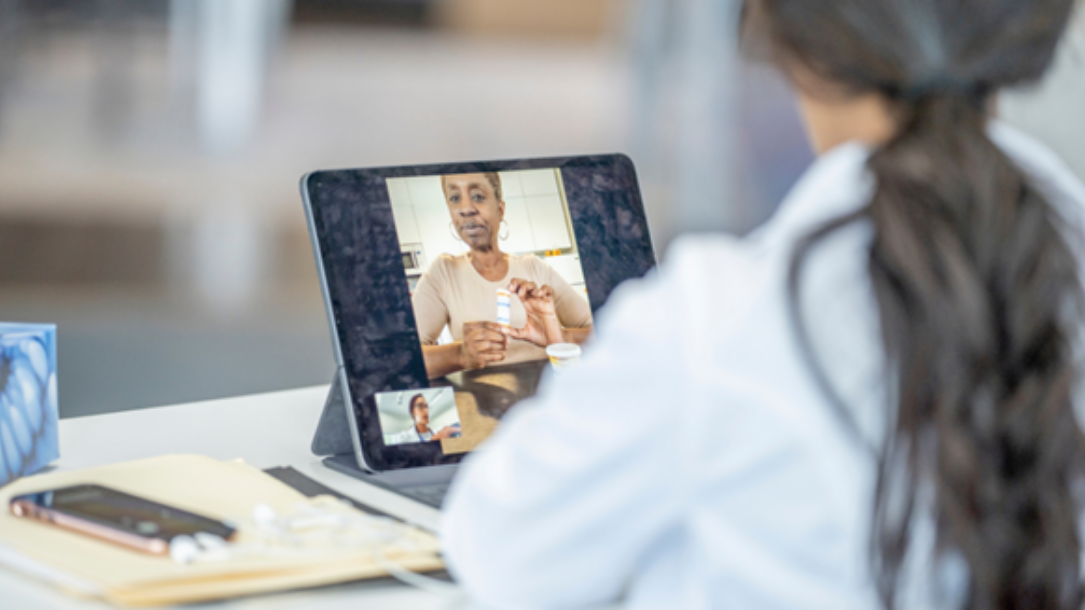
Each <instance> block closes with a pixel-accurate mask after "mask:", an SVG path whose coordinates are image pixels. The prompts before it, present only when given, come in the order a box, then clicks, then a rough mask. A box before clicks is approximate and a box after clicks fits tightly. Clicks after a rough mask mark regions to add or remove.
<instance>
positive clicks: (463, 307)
mask: <svg viewBox="0 0 1085 610" xmlns="http://www.w3.org/2000/svg"><path fill="white" fill-rule="evenodd" d="M304 186H305V189H306V192H307V197H308V203H309V206H310V212H311V217H310V219H311V221H312V229H313V233H314V237H315V239H316V243H317V244H318V246H319V248H318V256H319V257H320V259H321V260H320V261H319V266H320V268H321V271H322V276H323V278H322V279H323V282H324V288H325V296H326V299H327V302H328V305H329V314H330V316H331V317H332V320H333V325H334V328H333V330H334V332H335V335H336V340H337V350H338V351H337V357H338V358H340V359H341V364H342V365H343V367H344V369H345V372H346V377H347V382H348V386H349V391H350V399H351V402H352V404H353V406H354V410H353V415H354V418H355V423H356V425H357V428H358V435H359V439H360V441H361V442H360V450H361V452H362V453H363V459H364V461H365V463H366V464H368V465H369V466H370V467H372V468H375V469H377V470H386V469H394V468H401V467H407V466H419V465H429V464H444V463H450V462H455V461H457V460H458V459H459V458H460V457H462V455H463V454H464V453H466V452H468V451H471V450H472V449H474V448H475V447H477V446H478V445H479V444H480V443H481V442H483V441H484V440H485V439H486V438H487V437H488V436H489V435H490V434H491V433H492V432H493V431H494V429H495V428H496V427H497V426H498V425H499V423H498V422H499V421H500V419H501V417H502V416H503V415H504V414H505V413H507V412H508V410H509V409H510V408H512V407H513V406H514V405H515V404H516V403H517V402H519V401H520V400H523V399H524V398H527V397H529V396H531V395H533V394H534V393H535V391H536V388H537V386H538V384H539V382H540V380H541V379H543V378H544V377H545V376H548V375H553V374H556V373H555V371H556V370H557V369H556V368H555V366H561V365H563V364H566V365H569V364H568V363H569V362H571V361H575V358H576V353H577V350H578V348H580V347H581V346H582V345H584V344H585V343H588V342H590V339H591V335H592V332H593V322H594V319H593V316H594V312H595V311H596V310H597V309H598V308H599V307H601V306H602V305H603V303H604V302H605V301H606V299H607V297H608V296H609V294H610V291H611V290H612V289H613V288H614V287H615V286H616V285H617V284H619V283H620V282H622V281H624V280H625V279H628V278H631V277H637V276H640V275H643V274H644V273H645V272H646V271H647V270H648V269H650V268H651V267H652V266H653V265H654V262H655V261H654V254H653V252H652V247H651V241H650V238H649V236H648V231H647V222H646V219H645V217H644V210H643V206H642V204H641V201H640V195H639V192H638V189H637V185H636V177H635V174H634V172H633V169H632V165H631V164H630V163H629V160H628V159H627V158H625V157H623V156H620V155H609V156H599V157H571V158H564V159H549V160H530V161H524V160H518V161H508V162H492V163H469V164H449V165H441V166H424V167H404V168H383V169H371V170H341V171H333V172H316V173H314V174H311V175H310V176H309V177H308V178H307V179H306V181H305V185H304ZM548 348H549V350H550V354H548ZM570 366H575V365H570Z"/></svg>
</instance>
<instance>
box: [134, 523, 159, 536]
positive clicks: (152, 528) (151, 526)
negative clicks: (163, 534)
mask: <svg viewBox="0 0 1085 610" xmlns="http://www.w3.org/2000/svg"><path fill="white" fill-rule="evenodd" d="M136 531H137V532H139V533H141V534H143V535H144V536H150V535H151V534H157V533H158V524H157V523H155V522H154V521H140V522H139V523H137V524H136Z"/></svg>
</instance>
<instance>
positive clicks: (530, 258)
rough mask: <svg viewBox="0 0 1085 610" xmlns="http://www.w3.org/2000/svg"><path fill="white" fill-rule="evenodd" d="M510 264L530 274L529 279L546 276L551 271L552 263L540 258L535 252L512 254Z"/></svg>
mask: <svg viewBox="0 0 1085 610" xmlns="http://www.w3.org/2000/svg"><path fill="white" fill-rule="evenodd" d="M509 266H510V267H511V268H514V269H515V270H516V271H518V272H521V273H524V272H526V273H525V274H526V275H529V276H530V277H529V278H527V279H532V280H534V279H536V278H539V277H544V276H545V275H546V274H548V273H549V272H550V265H547V264H546V261H544V260H543V259H541V258H539V257H538V256H536V255H535V254H532V253H528V254H510V255H509Z"/></svg>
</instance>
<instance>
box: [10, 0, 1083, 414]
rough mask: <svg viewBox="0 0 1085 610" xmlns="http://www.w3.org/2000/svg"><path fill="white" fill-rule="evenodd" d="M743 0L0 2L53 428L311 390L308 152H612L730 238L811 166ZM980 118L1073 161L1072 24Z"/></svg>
mask: <svg viewBox="0 0 1085 610" xmlns="http://www.w3.org/2000/svg"><path fill="white" fill-rule="evenodd" d="M737 6H738V4H737V2H736V1H735V0H294V1H293V2H291V1H289V0H0V320H4V321H35V322H55V323H57V324H58V326H59V340H58V342H59V379H60V409H61V416H62V417H74V416H81V415H90V414H97V413H105V412H110V411H118V410H124V409H134V408H141V407H148V406H155V405H162V404H170V403H175V402H180V401H189V400H200V399H206V398H214V397H221V396H229V395H237V394H244V393H251V392H261V391H271V390H278V389H285V388H291V387H298V386H305V385H314V384H319V383H326V382H328V381H329V380H330V377H331V374H332V366H333V365H332V357H331V349H330V340H329V337H328V328H327V322H326V320H325V317H324V310H323V305H322V301H321V296H320V289H319V285H318V282H317V277H316V273H315V269H314V265H313V259H312V254H311V250H310V245H309V239H308V235H307V232H306V228H305V220H304V216H303V213H302V207H301V200H300V197H299V194H298V186H297V185H298V180H299V178H300V177H301V176H302V174H304V173H305V172H307V171H310V170H313V169H328V168H337V167H362V166H374V165H395V164H415V163H425V162H442V161H454V160H477V159H493V158H509V157H531V156H551V155H570V154H580V153H598V152H625V153H627V154H629V155H630V156H631V157H633V159H634V161H635V162H636V164H637V167H638V172H639V175H640V178H641V183H642V191H643V194H644V197H645V201H646V206H647V208H648V213H649V218H650V222H651V229H652V234H653V239H654V240H655V243H656V247H657V250H659V251H660V252H665V249H666V246H667V244H668V243H670V242H671V241H672V240H673V239H674V238H675V237H676V236H678V235H680V234H681V233H683V232H686V231H688V230H693V229H697V230H725V231H730V232H733V233H736V234H742V233H745V232H747V231H749V230H751V229H752V228H754V227H756V226H757V225H758V224H760V223H761V222H763V221H764V220H765V219H766V218H767V217H768V216H769V215H771V213H772V211H773V210H774V208H775V206H776V205H777V203H778V202H779V200H780V199H781V197H782V196H783V195H784V194H785V193H786V192H787V190H788V188H790V186H791V185H792V184H793V183H794V181H795V180H796V179H797V178H798V176H799V175H800V174H801V173H802V171H803V170H804V169H805V168H806V167H807V166H808V164H809V163H810V162H811V160H812V156H811V154H810V152H809V150H808V148H807V145H806V141H805V139H804V135H803V133H802V129H801V126H800V124H799V121H798V117H797V115H796V111H795V108H794V105H793V103H792V101H791V99H790V97H789V94H788V90H787V86H786V84H785V83H784V82H782V81H781V79H780V78H779V77H777V76H776V75H775V74H774V73H773V72H772V71H771V70H769V69H767V68H766V67H764V66H758V65H750V64H748V63H744V62H743V61H742V60H741V59H740V58H739V57H738V54H737V52H736V42H735V36H734V32H735V25H734V23H735V17H736V15H737ZM1079 12H1080V11H1079ZM1000 108H1001V113H1002V114H1003V116H1004V117H1005V118H1007V119H1008V120H1010V121H1011V122H1013V123H1016V124H1018V125H1019V126H1021V127H1023V128H1024V129H1026V130H1028V131H1029V132H1031V133H1033V134H1035V135H1037V136H1038V137H1040V138H1042V139H1044V140H1045V141H1047V142H1048V143H1049V144H1050V145H1051V146H1053V147H1054V148H1055V149H1056V150H1057V151H1058V152H1059V153H1060V154H1061V155H1062V156H1063V157H1064V158H1066V159H1067V161H1068V162H1069V163H1070V164H1071V166H1072V168H1073V169H1074V170H1075V171H1076V172H1078V175H1079V176H1082V177H1085V118H1083V115H1082V110H1081V109H1082V108H1085V20H1083V19H1082V18H1081V16H1080V15H1079V18H1078V21H1077V23H1076V24H1075V25H1074V26H1073V30H1072V35H1071V36H1070V37H1069V38H1068V40H1067V43H1066V45H1065V48H1064V49H1063V51H1062V52H1061V54H1060V58H1059V62H1058V65H1057V67H1056V69H1055V70H1054V71H1053V72H1052V74H1051V75H1050V77H1049V78H1048V79H1047V80H1046V81H1045V82H1044V83H1042V84H1041V85H1040V86H1039V87H1035V88H1032V89H1030V90H1028V91H1021V92H1015V93H1013V94H1012V95H1009V96H1006V97H1005V98H1004V99H1003V100H1002V101H1001V105H1000Z"/></svg>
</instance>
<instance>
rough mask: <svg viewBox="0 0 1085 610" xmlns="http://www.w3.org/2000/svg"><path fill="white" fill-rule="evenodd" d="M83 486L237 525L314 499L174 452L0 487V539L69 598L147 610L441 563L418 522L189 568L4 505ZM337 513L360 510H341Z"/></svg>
mask: <svg viewBox="0 0 1085 610" xmlns="http://www.w3.org/2000/svg"><path fill="white" fill-rule="evenodd" d="M80 483H96V484H99V485H105V486H108V487H112V488H114V489H118V490H120V491H124V492H127V493H131V494H134V495H138V496H142V497H145V498H147V499H150V500H154V501H156V502H161V503H163V504H168V505H171V506H176V507H178V508H182V509H186V510H189V511H192V512H195V513H199V514H203V515H206V516H208V517H213V518H217V519H223V520H230V521H234V522H238V523H242V524H243V522H244V521H245V520H246V519H249V518H251V515H252V514H253V507H254V506H255V505H257V504H260V503H263V504H266V505H267V506H269V507H271V508H272V509H273V510H274V511H276V512H277V513H278V514H282V515H288V514H291V513H294V512H296V511H297V510H298V507H299V505H304V504H305V503H306V502H309V501H310V500H309V499H308V498H306V497H305V496H303V495H301V494H300V493H298V492H297V491H295V490H294V489H292V488H290V487H288V486H286V485H284V484H282V483H280V482H279V481H278V480H276V479H274V478H272V477H270V476H268V475H266V474H264V473H263V472H261V471H260V470H258V469H256V468H253V467H251V466H248V465H246V464H243V463H240V462H220V461H217V460H213V459H210V458H207V457H202V456H191V455H175V456H163V457H157V458H151V459H147V460H139V461H135V462H127V463H123V464H115V465H111V466H104V467H101V468H94V469H89V470H83V471H76V472H60V473H52V474H47V475H42V476H36V477H30V478H28V479H23V480H20V481H17V482H15V483H13V484H11V485H9V486H7V487H4V488H2V489H0V502H2V506H3V508H4V510H3V512H2V514H0V545H3V546H6V547H7V548H8V550H9V555H10V554H11V552H12V551H13V552H15V553H18V554H20V555H21V556H22V557H23V558H25V559H28V560H32V561H34V562H37V563H38V564H40V565H41V566H42V567H43V568H45V569H47V570H48V569H52V570H53V571H54V572H55V573H57V574H61V575H63V576H64V578H51V579H50V580H52V581H53V582H54V584H56V585H57V586H60V587H61V588H63V589H65V590H66V592H68V593H70V594H72V595H79V596H86V595H94V596H99V597H102V598H104V599H106V600H107V601H110V602H113V603H118V604H123V605H130V606H152V605H165V604H177V603H190V602H197V601H205V600H212V599H220V598H224V597H232V596H238V595H247V594H254V593H264V592H270V591H281V590H286V589H292V588H299V587H311V586H316V585H323V584H330V583H336V582H344V581H349V580H356V579H363V578H373V577H377V576H384V575H387V574H388V571H387V570H386V569H385V568H384V567H382V563H381V560H382V559H386V560H387V561H391V562H393V563H394V564H396V565H398V566H401V567H403V568H406V569H409V570H412V571H427V570H435V569H439V568H441V567H443V564H442V562H441V560H440V558H439V557H438V544H437V540H436V539H435V538H434V537H433V536H432V535H430V534H428V533H425V532H423V531H421V530H418V529H414V528H404V530H403V536H402V537H400V538H399V539H397V540H396V541H395V542H394V543H389V544H387V545H384V546H383V548H381V549H380V553H375V552H374V549H372V548H365V547H358V546H353V545H350V544H339V543H338V542H337V541H335V540H334V539H333V540H329V542H328V543H327V544H323V545H318V546H316V547H312V546H309V547H306V548H305V550H304V552H289V551H290V550H289V549H286V551H285V552H270V553H246V554H240V555H238V556H235V557H231V558H229V559H226V560H222V561H199V562H196V563H193V564H189V565H182V564H178V563H175V562H174V561H172V560H171V559H170V558H168V557H161V556H154V555H147V554H144V553H140V552H138V551H133V550H128V549H126V548H124V547H121V546H118V545H115V544H111V543H108V542H102V541H99V540H96V539H94V538H91V537H88V536H85V535H82V534H78V533H73V532H69V531H66V530H63V529H60V528H57V527H54V526H50V525H45V524H42V523H39V522H36V521H32V520H30V519H24V518H17V517H14V516H13V515H11V513H10V511H8V510H7V507H8V503H9V501H10V499H11V498H12V497H13V496H16V495H20V494H25V493H29V492H35V491H41V490H45V489H52V488H58V487H65V486H68V485H75V484H80ZM337 510H343V511H350V512H351V513H356V514H357V515H358V516H362V515H363V514H362V513H361V512H358V511H355V510H354V509H351V508H349V507H346V506H341V507H338V508H337ZM257 540H258V536H257V535H256V533H255V532H254V531H253V530H252V528H246V527H244V526H243V527H241V529H240V531H239V534H238V540H237V544H238V545H242V546H244V545H248V546H249V548H252V546H253V545H254V543H256V542H257Z"/></svg>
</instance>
